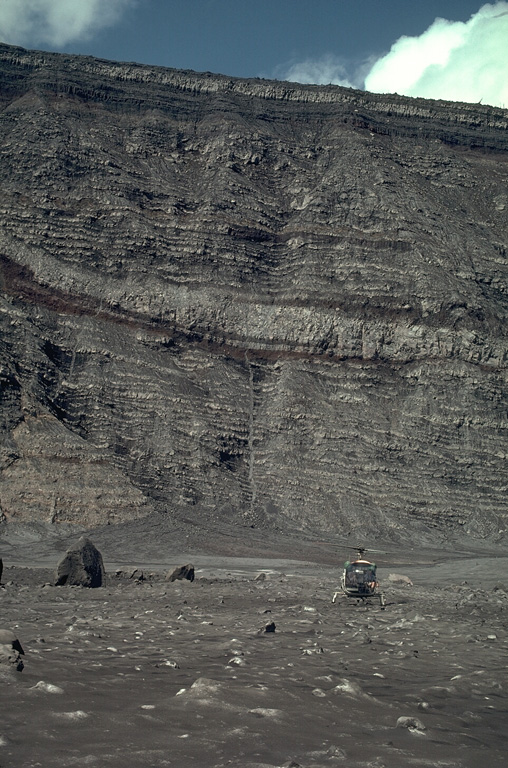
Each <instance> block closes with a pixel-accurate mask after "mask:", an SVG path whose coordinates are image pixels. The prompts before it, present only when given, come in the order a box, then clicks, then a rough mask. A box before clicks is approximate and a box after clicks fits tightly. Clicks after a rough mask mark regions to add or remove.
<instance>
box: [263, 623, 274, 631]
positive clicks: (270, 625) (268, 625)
mask: <svg viewBox="0 0 508 768" xmlns="http://www.w3.org/2000/svg"><path fill="white" fill-rule="evenodd" d="M264 631H265V632H275V622H274V621H269V622H268V624H266V626H265V630H264Z"/></svg>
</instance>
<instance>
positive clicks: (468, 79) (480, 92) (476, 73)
mask: <svg viewBox="0 0 508 768" xmlns="http://www.w3.org/2000/svg"><path fill="white" fill-rule="evenodd" d="M365 88H366V89H367V90H369V91H375V92H376V93H400V94H403V95H405V96H421V97H424V98H429V99H446V100H449V101H466V102H479V101H482V102H484V103H487V104H492V105H494V106H504V107H508V2H504V0H503V2H497V3H494V4H490V3H488V4H487V5H484V6H482V7H481V8H480V9H479V11H478V12H477V13H475V14H474V15H473V16H471V18H470V19H469V21H467V22H461V21H447V20H446V19H440V18H438V19H436V20H435V21H434V23H433V24H432V25H431V26H430V27H429V28H428V29H427V30H426V31H425V32H423V34H421V35H420V36H419V37H401V38H399V40H397V41H396V42H395V43H394V44H393V45H392V47H391V50H390V52H389V53H388V54H386V56H383V58H381V59H379V60H378V61H377V62H376V63H375V64H374V66H373V67H372V69H371V71H370V72H369V74H368V75H367V77H366V78H365Z"/></svg>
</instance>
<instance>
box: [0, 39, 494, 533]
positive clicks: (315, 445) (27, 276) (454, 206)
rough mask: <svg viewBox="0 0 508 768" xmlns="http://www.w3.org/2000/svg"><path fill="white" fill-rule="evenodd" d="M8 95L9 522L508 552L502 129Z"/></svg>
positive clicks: (175, 79)
mask: <svg viewBox="0 0 508 768" xmlns="http://www.w3.org/2000/svg"><path fill="white" fill-rule="evenodd" d="M0 71H1V93H0V100H1V104H2V111H1V113H0V135H1V152H2V159H1V165H0V173H1V177H2V190H1V215H2V229H1V232H0V287H1V291H2V298H1V314H0V317H1V323H2V338H1V358H0V360H1V374H0V375H1V376H2V413H3V415H4V420H3V422H2V424H0V429H1V430H2V441H1V442H2V448H1V452H0V507H1V512H2V514H3V516H4V517H5V518H6V519H8V520H9V519H40V520H52V521H60V520H61V521H81V522H82V521H85V522H87V523H89V524H94V523H96V522H98V521H103V522H104V521H106V520H120V519H127V518H129V517H134V516H140V515H143V514H145V513H147V512H148V511H150V510H157V511H161V512H165V513H167V514H171V512H172V509H174V508H176V507H178V508H179V510H180V512H181V510H182V508H183V509H184V510H185V509H187V513H188V515H189V516H192V517H193V518H196V519H199V516H200V515H210V514H213V515H217V516H218V517H221V518H223V519H235V520H237V521H238V520H242V521H244V522H245V523H247V524H253V525H277V526H289V525H290V526H292V527H293V528H298V527H300V526H303V525H306V524H309V525H312V526H314V527H316V528H321V529H324V530H326V529H329V530H343V531H355V530H363V529H367V530H370V531H373V532H375V531H376V530H383V531H384V532H385V533H390V532H393V533H394V534H395V533H396V532H400V530H401V529H402V528H403V529H405V530H407V531H409V532H411V531H413V532H417V531H421V530H424V529H431V530H441V531H447V530H464V531H469V532H471V534H472V535H479V536H497V535H498V532H499V531H500V530H503V529H504V528H505V526H506V522H507V521H506V459H507V454H508V443H507V423H508V419H507V390H508V386H507V346H506V316H507V309H508V286H507V254H506V248H507V241H508V215H507V212H508V163H507V160H508V137H507V127H508V112H507V111H504V110H500V109H495V108H491V107H486V106H482V105H466V104H450V103H446V102H431V101H424V100H415V99H407V98H403V97H399V96H380V95H372V94H367V93H362V92H356V91H353V90H348V89H342V88H337V87H326V88H322V87H314V86H299V85H291V84H288V83H278V82H268V81H266V82H265V81H259V80H258V81H255V80H252V81H248V80H231V79H229V78H225V77H220V76H215V75H209V74H203V75H199V74H195V73H190V72H177V71H173V70H165V69H160V68H150V67H144V66H139V65H133V64H116V63H112V62H104V61H98V60H94V59H90V58H85V57H67V56H63V55H53V54H46V53H38V52H27V51H24V50H22V49H17V48H11V47H7V46H0Z"/></svg>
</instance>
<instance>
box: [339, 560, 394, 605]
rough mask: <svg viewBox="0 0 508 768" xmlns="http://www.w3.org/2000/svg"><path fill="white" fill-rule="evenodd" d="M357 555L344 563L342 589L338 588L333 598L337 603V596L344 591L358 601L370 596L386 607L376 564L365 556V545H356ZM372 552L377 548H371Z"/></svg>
mask: <svg viewBox="0 0 508 768" xmlns="http://www.w3.org/2000/svg"><path fill="white" fill-rule="evenodd" d="M354 549H355V550H356V553H357V556H356V559H355V560H352V561H350V560H347V561H346V562H345V563H344V570H343V572H342V577H341V580H340V590H337V591H336V592H335V593H334V595H333V599H332V603H335V602H336V600H337V596H338V595H340V593H341V591H342V593H343V594H344V595H345V596H346V597H349V598H354V599H356V600H358V601H360V600H361V601H362V602H364V601H366V600H369V601H370V598H375V599H377V600H379V605H380V606H381V608H383V609H384V607H385V605H386V601H385V596H384V594H383V593H382V592H380V590H379V582H378V581H377V576H376V564H375V563H371V562H370V560H366V559H365V558H364V555H365V553H366V552H367V550H366V549H365V547H354ZM370 551H371V552H373V551H375V550H370Z"/></svg>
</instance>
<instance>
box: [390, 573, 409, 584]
mask: <svg viewBox="0 0 508 768" xmlns="http://www.w3.org/2000/svg"><path fill="white" fill-rule="evenodd" d="M386 580H387V581H389V582H390V583H391V584H405V585H406V586H408V587H412V586H413V582H412V581H411V579H410V578H409V576H404V574H402V573H389V574H388V576H387V577H386Z"/></svg>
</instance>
